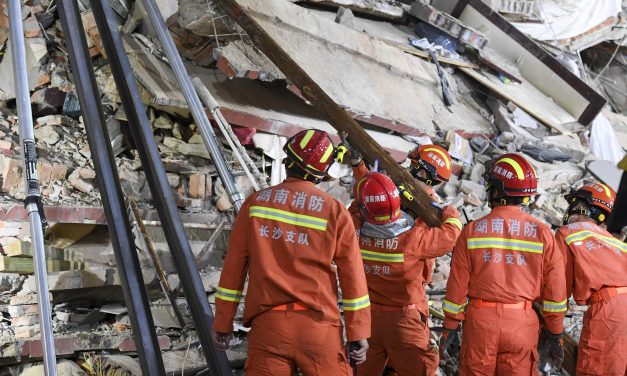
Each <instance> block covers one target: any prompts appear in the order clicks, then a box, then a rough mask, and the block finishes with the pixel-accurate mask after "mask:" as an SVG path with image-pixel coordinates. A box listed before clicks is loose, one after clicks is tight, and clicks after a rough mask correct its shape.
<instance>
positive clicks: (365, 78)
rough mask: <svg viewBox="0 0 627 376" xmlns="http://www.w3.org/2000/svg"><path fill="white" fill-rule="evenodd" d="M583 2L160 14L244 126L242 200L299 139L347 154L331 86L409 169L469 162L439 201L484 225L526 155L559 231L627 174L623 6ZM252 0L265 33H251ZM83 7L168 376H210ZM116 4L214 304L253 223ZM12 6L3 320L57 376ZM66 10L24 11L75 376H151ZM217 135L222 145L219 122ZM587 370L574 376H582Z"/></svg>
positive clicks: (195, 1)
mask: <svg viewBox="0 0 627 376" xmlns="http://www.w3.org/2000/svg"><path fill="white" fill-rule="evenodd" d="M578 3H580V4H579V5H578V6H575V5H573V4H570V3H569V2H566V1H558V0H552V1H540V2H533V1H514V0H512V1H505V0H502V1H494V0H493V1H485V2H482V1H479V0H470V1H444V0H442V1H438V0H434V1H415V2H412V1H406V2H396V1H388V0H380V1H359V0H354V1H353V0H341V1H340V0H325V1H319V0H306V1H288V0H271V1H269V0H264V1H261V0H229V1H221V0H214V1H205V0H203V1H200V0H179V1H177V2H173V1H158V5H159V8H160V11H161V13H162V16H163V19H164V21H165V22H166V24H167V27H168V29H169V33H170V35H171V37H172V39H173V40H174V42H175V44H176V46H177V48H178V51H179V52H180V54H181V55H182V56H183V58H184V62H185V68H186V70H187V72H188V73H189V75H190V76H191V77H195V78H198V79H199V80H200V81H201V83H202V85H204V86H205V87H206V88H207V89H208V90H209V91H210V92H211V94H212V95H213V97H214V98H215V100H216V102H217V103H218V104H219V105H220V107H221V114H222V115H223V118H224V120H226V122H228V123H229V124H230V125H231V126H232V134H230V135H229V133H224V134H222V133H220V135H219V137H218V138H219V140H220V143H221V152H222V154H223V155H224V159H225V160H226V163H227V165H228V167H229V169H230V171H231V172H232V174H233V176H234V178H235V182H236V184H237V187H238V189H239V191H240V192H241V193H242V194H243V195H244V196H247V195H249V194H250V193H252V192H254V191H255V190H256V189H258V188H259V186H260V185H261V184H269V185H274V184H277V183H279V182H281V181H282V180H283V178H284V177H285V171H284V169H283V167H282V160H283V159H284V158H285V154H284V153H283V151H282V145H283V144H284V142H285V140H286V138H287V137H289V136H291V135H293V134H295V133H296V132H298V131H300V130H304V129H308V128H316V129H321V130H325V131H328V132H329V133H330V134H332V135H334V137H335V135H336V134H337V131H336V130H335V128H334V126H333V118H332V117H331V116H330V115H329V113H326V112H325V109H324V108H322V107H324V106H322V102H321V101H319V97H318V96H317V95H315V93H316V92H315V90H321V91H322V92H324V93H325V94H326V95H327V96H328V97H329V98H331V99H332V101H333V102H334V103H335V104H336V105H337V106H339V108H341V109H343V110H344V111H346V112H347V113H348V114H350V116H351V117H352V118H353V119H354V120H355V121H357V123H358V124H359V125H360V126H361V127H362V128H363V129H364V130H366V132H367V134H368V135H369V136H370V137H371V138H372V139H373V140H374V141H376V143H378V144H379V145H381V147H383V148H384V149H385V151H387V152H388V153H389V155H390V156H391V157H392V158H394V159H395V160H396V161H397V162H398V163H401V164H402V163H406V162H405V160H406V156H407V153H408V152H409V151H411V150H413V149H414V148H416V147H417V146H418V145H423V144H428V143H437V144H440V145H442V146H444V147H445V148H446V149H447V150H448V151H449V152H450V154H451V156H452V157H453V158H454V159H455V161H456V164H455V175H454V176H453V177H452V179H451V180H450V181H449V182H448V183H447V184H446V185H444V186H443V187H441V189H440V190H439V192H438V194H439V195H440V196H441V197H442V199H443V201H444V202H446V203H449V204H451V205H454V206H456V207H457V208H459V209H460V211H462V212H463V213H464V216H463V217H464V218H463V219H464V221H465V222H470V221H472V220H474V219H476V218H479V217H481V216H483V215H485V214H486V213H487V212H488V211H489V210H490V209H489V208H488V205H487V202H486V192H485V188H484V186H483V184H484V180H483V179H484V178H483V174H484V173H485V163H486V162H487V161H489V160H491V159H492V158H493V157H494V156H497V155H500V154H502V153H505V152H519V153H523V154H525V156H526V157H527V158H528V159H529V160H530V161H531V162H532V164H533V166H534V168H535V169H536V171H537V173H538V176H539V195H538V196H537V197H536V199H535V201H534V202H533V203H532V204H531V206H530V210H531V213H532V214H533V215H534V216H535V217H537V218H540V219H542V220H543V221H545V222H547V223H548V224H549V225H551V226H553V227H557V226H560V225H561V224H562V215H563V213H564V211H565V209H566V207H567V203H566V201H565V200H564V198H563V195H564V194H565V193H567V192H568V191H569V190H570V189H571V187H574V186H578V185H580V184H581V183H582V182H584V181H588V180H591V179H592V178H593V177H596V178H600V179H605V181H606V183H607V184H608V185H614V186H613V187H614V188H615V189H617V184H618V183H617V179H619V178H620V171H619V170H618V169H616V168H614V170H613V169H612V168H613V166H614V165H616V163H618V161H619V160H620V159H622V158H623V156H624V150H625V149H627V117H626V116H625V115H626V114H627V107H626V106H627V102H626V100H625V92H624V88H625V79H624V70H625V66H626V63H625V57H624V53H625V47H624V44H625V22H626V21H625V14H624V9H625V7H624V6H621V4H620V1H618V2H617V1H605V2H603V5H602V6H601V5H599V4H597V2H594V1H581V2H578ZM233 4H235V5H237V6H240V7H241V9H243V10H244V13H245V14H246V16H247V19H252V20H253V21H254V23H255V25H256V26H257V27H256V28H253V27H250V24H248V23H246V20H242V19H239V18H233V17H232V16H233V14H232V13H231V12H229V9H231V8H229V6H232V5H233ZM78 5H79V7H80V9H81V14H80V16H81V21H82V25H83V27H84V29H85V38H86V41H87V46H88V49H89V55H90V58H91V63H92V64H93V67H94V73H95V75H96V78H97V80H96V82H97V85H98V89H99V92H100V98H99V99H100V102H101V103H102V107H103V109H104V111H105V116H106V119H105V120H106V127H107V130H108V134H109V138H110V141H111V150H112V152H113V154H114V155H115V158H116V159H115V162H116V167H117V171H118V174H119V180H120V184H121V187H122V190H123V194H124V196H125V197H126V199H127V200H128V201H129V202H132V204H131V206H135V207H137V211H138V212H139V215H137V216H135V215H133V214H132V210H130V209H129V218H131V221H132V223H133V229H132V231H133V233H134V235H135V243H136V247H137V254H138V256H139V260H140V264H141V272H142V275H141V277H142V279H143V282H144V284H145V287H146V290H147V293H148V299H149V301H150V314H151V315H152V318H153V320H154V324H155V327H156V333H157V338H158V345H159V347H160V350H161V357H162V358H163V360H164V365H165V367H166V371H167V372H172V373H173V372H183V373H184V374H190V375H191V374H202V372H204V371H205V370H206V368H207V364H206V361H205V356H204V354H203V351H202V349H201V346H200V342H199V339H198V336H197V335H196V333H195V328H194V320H193V319H192V314H191V312H190V309H191V308H190V307H189V305H188V302H187V300H186V299H185V296H184V293H183V292H182V286H181V285H182V283H181V279H180V278H179V275H178V273H177V268H176V265H175V260H173V256H172V254H171V253H170V252H169V249H168V243H167V239H166V235H165V233H164V231H163V229H162V223H161V221H160V218H159V216H158V214H157V212H156V209H155V199H154V198H153V195H152V193H151V190H150V187H149V184H148V182H147V177H146V174H145V172H144V169H145V167H146V166H144V165H143V164H142V162H141V160H140V155H139V152H138V147H137V145H136V144H135V142H134V139H133V138H132V137H131V131H130V130H129V114H127V113H126V111H125V108H124V107H123V106H122V98H121V95H120V93H119V92H118V88H117V86H116V82H115V80H114V77H113V73H112V68H111V66H110V64H109V61H108V58H107V53H106V51H105V48H104V46H103V42H102V39H101V37H100V34H99V29H98V27H97V25H96V20H95V16H94V12H93V11H92V9H91V6H90V3H89V2H87V1H84V0H81V1H79V2H78ZM111 6H112V8H113V10H114V12H115V18H116V19H115V22H116V24H117V25H119V27H120V30H121V32H122V40H123V43H124V49H125V51H126V53H127V54H128V58H129V62H130V65H131V68H132V70H133V74H134V77H135V79H136V81H137V84H138V86H139V89H140V94H141V100H142V101H143V103H144V104H145V105H146V111H147V117H148V120H149V122H150V124H151V128H152V132H153V136H154V140H155V142H156V143H157V146H158V151H159V153H160V157H161V161H162V163H163V166H164V168H165V171H166V173H167V180H168V183H169V186H170V188H171V191H172V195H173V196H174V198H175V201H176V206H177V207H178V210H179V215H180V217H181V221H182V223H183V226H184V228H185V231H186V235H187V238H188V239H189V242H190V245H191V248H192V251H193V253H194V257H195V259H196V266H197V268H198V271H199V273H200V277H201V279H202V283H203V287H204V290H205V292H206V296H207V298H208V300H209V302H210V303H213V302H214V299H215V298H214V293H215V291H216V287H217V283H218V279H219V275H220V270H221V264H222V259H223V256H224V252H225V249H226V244H227V242H228V238H229V236H230V228H231V225H232V223H233V219H234V212H233V204H232V202H231V200H230V198H229V192H228V190H227V189H226V188H225V184H224V183H223V182H222V180H221V178H220V176H219V173H218V169H217V168H216V165H215V164H214V161H213V159H212V157H211V155H210V153H209V152H208V150H207V147H206V146H205V144H204V140H203V137H202V134H201V130H200V129H199V125H198V124H197V122H196V121H195V119H194V118H193V117H192V116H191V114H190V109H189V107H188V103H187V102H186V98H185V96H184V95H183V92H182V90H181V88H180V85H179V83H178V82H177V79H176V77H175V72H174V71H173V69H172V68H171V67H170V65H169V59H168V58H167V56H166V54H165V53H164V51H163V46H162V45H161V43H160V42H159V39H158V38H157V37H156V33H155V30H154V26H153V25H152V24H151V23H150V22H149V20H148V16H147V14H146V10H145V9H144V7H143V5H142V2H140V1H135V2H133V1H126V0H112V1H111ZM0 8H1V9H3V12H0V46H3V47H2V48H3V49H2V54H1V55H0V59H1V60H0V188H1V189H0V192H1V193H0V253H2V255H1V256H0V260H1V263H0V281H1V283H0V311H1V312H2V315H3V317H4V319H5V320H3V321H2V323H0V326H1V327H2V330H1V335H0V369H1V370H0V374H17V375H35V374H42V372H43V368H42V366H41V364H40V361H41V357H42V355H43V354H42V345H41V336H40V325H39V321H38V315H37V313H38V307H37V299H36V281H35V277H34V276H33V275H32V273H33V264H32V255H33V253H32V249H31V248H32V247H31V244H30V241H29V235H30V232H29V227H28V222H27V216H26V212H25V210H24V208H23V204H22V202H21V200H23V199H24V198H25V187H24V184H25V183H24V179H23V176H22V174H23V155H22V152H21V149H20V143H19V134H18V129H19V128H18V116H17V110H16V104H15V97H16V90H15V82H13V75H12V70H13V66H12V63H11V54H12V51H11V48H10V43H9V42H8V16H7V12H6V8H7V7H6V3H5V2H4V1H0ZM57 12H58V7H57V4H56V3H55V2H54V1H50V0H32V1H26V2H23V8H22V13H23V22H24V32H25V36H26V57H27V67H28V73H29V79H30V82H29V87H30V90H31V98H30V99H31V103H32V111H33V115H34V118H35V119H34V122H35V136H36V141H37V151H38V156H39V161H38V164H37V168H38V172H39V178H40V182H41V184H42V196H43V202H44V205H45V208H46V210H45V213H46V217H47V220H48V221H49V222H50V223H51V226H50V228H49V229H48V230H47V232H46V234H45V235H46V249H45V253H46V258H47V267H48V272H49V273H48V274H49V275H48V283H49V288H50V299H51V302H52V307H53V315H52V320H53V329H54V336H55V344H56V352H57V356H58V362H59V363H58V364H59V372H60V373H61V370H63V372H65V373H64V374H71V375H83V374H98V373H97V371H96V370H97V369H100V370H107V371H108V372H111V374H132V375H135V374H137V375H140V374H142V371H141V367H140V363H139V360H138V356H137V353H138V349H137V347H136V344H135V342H134V340H133V336H132V333H133V332H132V330H133V327H132V325H131V320H130V318H129V315H130V314H129V310H128V307H127V306H126V304H125V301H124V299H123V294H122V293H121V292H122V284H121V281H120V275H119V270H118V268H117V267H118V265H117V263H116V258H115V255H114V250H113V245H112V239H111V237H110V234H109V232H108V223H107V220H106V216H105V210H104V209H103V200H102V197H101V191H102V189H101V188H102V187H99V186H98V184H97V182H96V172H95V170H96V169H95V166H94V161H93V159H92V154H91V151H90V148H89V143H88V141H87V136H86V132H85V128H86V124H85V120H84V117H83V116H82V112H81V105H80V102H79V98H78V96H79V94H78V93H77V90H76V86H77V85H76V82H75V81H74V79H73V76H72V67H71V66H70V58H69V53H68V45H67V43H66V42H67V40H66V38H65V37H64V35H63V30H62V26H61V22H60V20H59V16H58V13H57ZM582 15H586V17H583V16H582ZM569 20H570V21H571V22H570V23H569ZM572 20H577V23H576V27H574V26H572V25H573V23H572ZM268 41H271V42H272V43H269V42H268ZM70 52H71V51H70ZM280 56H287V57H289V59H285V60H279V59H277V57H280ZM288 60H289V62H287V61H288ZM290 67H291V69H290ZM314 86H315V87H314ZM211 110H212V109H211V108H207V113H208V114H211V113H212V112H211ZM210 118H211V119H212V120H213V123H212V124H213V125H214V126H215V127H216V128H218V129H219V125H220V124H219V123H220V120H217V119H216V118H215V117H214V116H210ZM233 136H234V137H233ZM335 139H336V140H339V138H337V137H336V138H335ZM234 141H236V142H237V143H240V144H241V145H243V146H244V147H245V151H244V153H245V154H246V157H247V158H250V160H251V163H252V164H253V165H254V166H255V168H256V169H258V170H259V171H260V173H261V174H262V175H263V181H261V179H257V178H256V177H255V176H251V175H250V174H247V173H246V170H247V169H246V168H244V167H243V166H242V164H241V162H240V161H241V157H242V156H241V153H242V151H241V150H242V149H240V148H233V146H232V145H233V142H234ZM373 158H374V159H376V156H374V157H373ZM604 161H609V162H604ZM591 166H592V167H591ZM594 166H601V167H599V168H597V167H594ZM599 169H600V170H599ZM349 171H350V169H349V168H344V169H343V170H342V171H340V172H339V173H338V176H339V178H338V179H336V180H333V181H328V182H323V183H321V184H320V188H321V189H323V190H325V191H327V192H328V193H330V194H332V195H333V196H335V197H336V198H337V199H338V200H340V201H342V202H344V203H346V204H348V203H349V202H350V200H351V194H352V190H351V186H352V183H353V179H352V177H351V175H350V172H349ZM616 176H618V177H619V178H616ZM449 271H450V256H443V257H440V258H439V259H438V260H437V261H436V265H435V273H434V276H433V281H432V283H431V284H430V285H429V288H428V290H427V293H428V295H429V297H430V302H431V308H432V317H431V321H430V326H431V327H438V326H441V321H440V320H441V319H442V315H441V308H442V302H441V300H442V298H443V297H444V291H445V289H446V280H447V277H448V273H449ZM164 286H167V287H165V288H164ZM584 311H585V307H584V308H583V309H582V307H578V306H576V305H571V308H570V311H569V313H568V317H567V319H566V320H567V322H566V323H565V328H566V331H567V333H569V334H570V336H571V339H572V341H571V344H570V345H571V347H570V350H571V351H572V346H576V342H577V338H578V336H579V332H580V330H581V320H582V315H583V312H584ZM237 329H238V332H237V333H238V335H237V336H236V337H235V339H234V340H233V341H232V343H231V349H230V350H229V351H228V352H227V356H228V358H229V361H230V364H231V366H232V367H233V368H235V369H241V368H242V367H243V364H244V360H245V358H246V332H247V330H248V329H247V328H244V327H243V326H242V325H238V326H237ZM434 332H435V334H434V336H437V330H436V331H434ZM434 339H435V338H434ZM571 362H572V360H571ZM568 367H569V366H568V364H567V365H566V366H565V368H566V371H562V372H572V368H571V369H568ZM570 367H572V364H571V365H570ZM440 372H441V373H442V374H455V372H456V364H455V362H454V361H452V360H450V361H449V360H447V361H445V362H443V364H442V368H441V369H440ZM571 374H572V373H571Z"/></svg>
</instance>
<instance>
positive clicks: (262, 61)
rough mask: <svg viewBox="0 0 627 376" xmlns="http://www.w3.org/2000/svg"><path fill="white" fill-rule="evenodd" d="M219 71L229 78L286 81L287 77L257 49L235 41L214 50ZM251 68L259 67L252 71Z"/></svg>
mask: <svg viewBox="0 0 627 376" xmlns="http://www.w3.org/2000/svg"><path fill="white" fill-rule="evenodd" d="M213 57H214V58H215V59H216V61H217V63H216V65H217V67H218V69H219V70H220V71H221V72H223V73H224V74H226V75H227V76H228V77H229V78H232V77H238V78H248V79H251V80H260V81H274V80H285V79H286V77H285V75H284V74H283V73H282V72H281V71H280V70H279V68H277V66H276V65H274V63H273V62H272V61H270V59H268V58H267V57H266V55H264V54H263V53H262V52H260V51H259V50H257V49H256V48H254V47H252V46H250V45H248V44H247V43H244V42H243V41H234V42H231V43H229V44H227V45H226V46H222V47H218V48H216V49H214V50H213ZM251 67H258V68H254V69H253V70H251Z"/></svg>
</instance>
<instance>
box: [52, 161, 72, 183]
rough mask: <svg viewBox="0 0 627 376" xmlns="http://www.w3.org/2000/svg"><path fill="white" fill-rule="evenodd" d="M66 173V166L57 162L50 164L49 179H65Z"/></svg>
mask: <svg viewBox="0 0 627 376" xmlns="http://www.w3.org/2000/svg"><path fill="white" fill-rule="evenodd" d="M67 173H68V167H67V166H66V165H62V164H59V163H53V164H52V173H51V175H50V181H59V180H65V177H66V176H67Z"/></svg>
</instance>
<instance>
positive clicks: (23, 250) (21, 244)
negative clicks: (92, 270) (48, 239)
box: [3, 240, 83, 261]
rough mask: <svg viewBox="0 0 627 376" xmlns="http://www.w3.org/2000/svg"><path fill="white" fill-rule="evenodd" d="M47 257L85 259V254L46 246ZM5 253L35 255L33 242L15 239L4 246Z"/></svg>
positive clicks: (69, 259)
mask: <svg viewBox="0 0 627 376" xmlns="http://www.w3.org/2000/svg"><path fill="white" fill-rule="evenodd" d="M44 252H45V254H46V259H49V260H60V261H83V255H82V254H80V253H76V252H74V251H72V250H66V249H60V248H55V247H50V246H45V248H44ZM3 255H4V256H9V257H29V258H31V257H33V250H32V247H31V243H30V242H28V241H25V240H22V241H19V240H18V241H14V242H10V243H9V244H7V245H5V246H4V247H3Z"/></svg>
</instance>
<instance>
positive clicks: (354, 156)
mask: <svg viewBox="0 0 627 376" xmlns="http://www.w3.org/2000/svg"><path fill="white" fill-rule="evenodd" d="M347 137H348V134H346V132H341V133H340V139H341V140H342V143H340V144H339V145H338V147H337V148H338V150H342V148H344V149H346V151H348V154H350V158H351V165H352V166H353V167H355V166H357V165H358V164H360V163H361V161H362V160H363V157H362V156H361V153H360V152H359V150H357V149H355V148H354V147H352V146H351V144H349V143H348V140H347ZM339 162H342V161H339Z"/></svg>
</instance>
